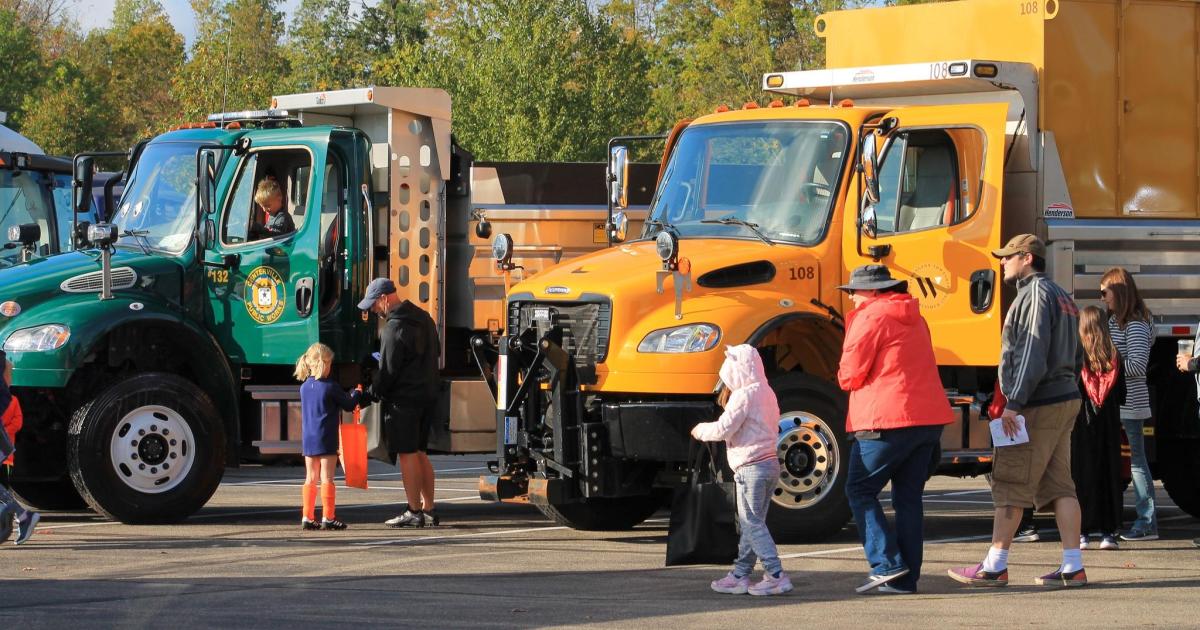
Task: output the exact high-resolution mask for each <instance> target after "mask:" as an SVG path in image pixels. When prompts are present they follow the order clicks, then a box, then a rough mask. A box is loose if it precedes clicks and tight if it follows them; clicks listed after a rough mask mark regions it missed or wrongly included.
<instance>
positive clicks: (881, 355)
mask: <svg viewBox="0 0 1200 630" xmlns="http://www.w3.org/2000/svg"><path fill="white" fill-rule="evenodd" d="M838 288H840V289H841V290H843V291H845V292H846V293H848V294H850V301H851V302H853V303H854V310H852V311H850V314H849V315H847V316H846V341H845V343H844V344H843V346H842V360H841V364H840V365H839V366H838V383H839V384H840V385H841V386H842V389H844V390H846V391H848V392H850V408H849V412H848V413H847V416H846V432H847V433H848V434H850V436H851V437H852V439H853V440H854V442H853V444H852V445H851V446H850V457H849V463H848V465H849V469H848V471H847V472H848V474H847V479H846V496H847V497H848V498H849V499H850V509H851V510H852V511H853V512H854V522H855V523H856V524H857V526H858V536H859V538H860V539H861V540H862V543H863V550H864V551H865V553H866V556H867V561H868V562H869V563H870V565H871V572H870V574H869V575H868V576H867V580H866V581H865V582H863V584H862V585H861V586H859V587H858V588H857V589H855V590H856V591H857V592H859V593H865V592H867V591H870V590H871V589H874V588H877V587H878V588H879V589H880V591H881V592H885V593H913V592H915V591H916V590H917V580H918V579H919V578H920V575H921V555H922V545H923V543H924V532H923V528H924V523H923V521H924V518H925V515H924V509H923V506H922V503H921V495H922V493H923V492H924V491H925V481H926V480H927V479H928V478H929V472H930V466H931V463H932V460H933V458H934V457H935V456H936V455H935V454H936V453H937V452H938V444H939V442H940V441H941V439H942V427H943V426H944V425H947V424H950V423H951V422H952V421H953V413H952V412H951V410H950V403H949V402H948V401H947V400H946V393H945V390H943V389H942V382H941V379H940V378H939V377H938V371H937V361H936V360H935V359H934V357H933V342H932V341H931V340H930V336H929V326H928V325H927V324H926V323H925V320H924V318H922V317H921V313H920V309H919V307H918V304H917V300H916V299H914V298H913V297H912V296H911V295H909V294H908V282H907V281H905V280H897V279H895V278H893V277H892V276H891V273H889V272H888V268H887V267H885V266H883V265H865V266H862V267H859V268H858V269H855V270H854V272H853V273H851V274H850V282H849V283H848V284H846V285H843V286H841V287H838ZM889 481H890V482H891V483H892V507H893V508H895V510H896V526H895V529H894V530H893V528H891V527H890V526H889V525H888V522H887V517H886V516H884V513H883V506H882V505H880V503H879V493H880V491H881V490H883V487H884V486H885V485H887V483H888V482H889Z"/></svg>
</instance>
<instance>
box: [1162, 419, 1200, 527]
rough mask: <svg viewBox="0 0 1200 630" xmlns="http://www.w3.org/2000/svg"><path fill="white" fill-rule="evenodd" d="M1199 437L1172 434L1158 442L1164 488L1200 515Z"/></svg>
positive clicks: (1175, 499)
mask: <svg viewBox="0 0 1200 630" xmlns="http://www.w3.org/2000/svg"><path fill="white" fill-rule="evenodd" d="M1196 449H1200V439H1195V438H1173V439H1171V440H1163V441H1160V442H1159V443H1158V461H1159V464H1160V468H1161V470H1162V472H1161V475H1160V476H1161V478H1162V482H1163V489H1165V490H1166V491H1167V496H1169V497H1171V500H1172V501H1174V502H1175V505H1177V506H1179V509H1181V510H1183V511H1184V512H1187V513H1188V514H1191V515H1192V516H1195V517H1197V518H1200V464H1197V461H1196V453H1197V452H1198V451H1197V450H1196Z"/></svg>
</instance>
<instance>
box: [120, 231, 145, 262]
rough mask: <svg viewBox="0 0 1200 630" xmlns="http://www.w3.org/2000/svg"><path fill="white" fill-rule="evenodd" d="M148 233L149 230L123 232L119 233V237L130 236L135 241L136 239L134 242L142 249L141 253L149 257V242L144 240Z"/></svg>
mask: <svg viewBox="0 0 1200 630" xmlns="http://www.w3.org/2000/svg"><path fill="white" fill-rule="evenodd" d="M149 233H150V230H125V231H124V232H121V236H132V237H134V238H135V239H137V240H136V242H137V244H138V247H141V248H142V253H143V254H146V255H147V256H149V255H150V246H149V242H150V241H149V240H148V239H147V238H146V235H147V234H149Z"/></svg>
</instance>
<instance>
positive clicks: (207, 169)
mask: <svg viewBox="0 0 1200 630" xmlns="http://www.w3.org/2000/svg"><path fill="white" fill-rule="evenodd" d="M199 167H200V173H199V174H198V175H197V177H196V189H197V191H198V193H199V195H200V216H206V215H209V214H212V213H213V210H214V208H213V196H214V195H215V194H216V191H215V190H214V188H215V187H216V186H215V184H216V182H215V176H216V172H217V160H216V156H215V155H213V152H212V151H204V152H203V153H201V154H200V164H199Z"/></svg>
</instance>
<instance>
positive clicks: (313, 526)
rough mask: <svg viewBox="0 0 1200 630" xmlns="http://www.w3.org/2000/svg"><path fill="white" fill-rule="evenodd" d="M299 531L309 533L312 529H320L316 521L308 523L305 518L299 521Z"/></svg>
mask: <svg viewBox="0 0 1200 630" xmlns="http://www.w3.org/2000/svg"><path fill="white" fill-rule="evenodd" d="M300 529H303V530H304V531H308V532H311V531H313V530H314V529H321V526H320V525H318V524H317V522H316V521H310V520H308V519H307V518H302V519H300Z"/></svg>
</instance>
